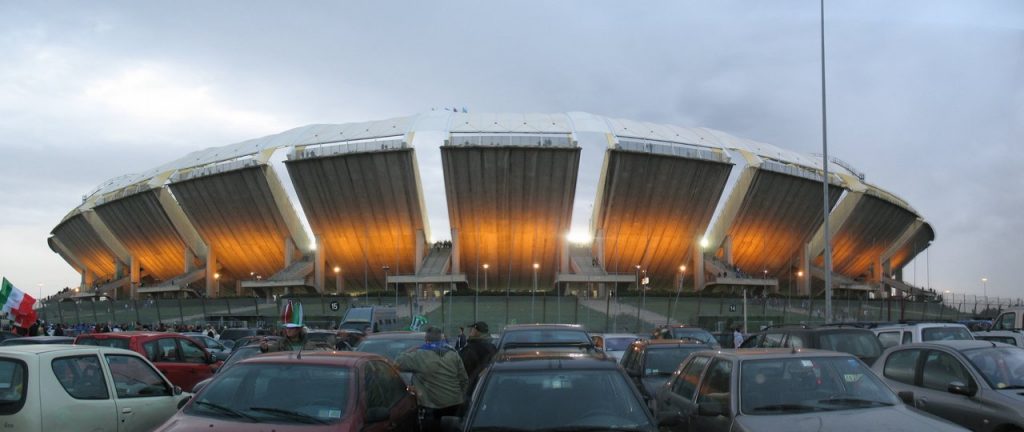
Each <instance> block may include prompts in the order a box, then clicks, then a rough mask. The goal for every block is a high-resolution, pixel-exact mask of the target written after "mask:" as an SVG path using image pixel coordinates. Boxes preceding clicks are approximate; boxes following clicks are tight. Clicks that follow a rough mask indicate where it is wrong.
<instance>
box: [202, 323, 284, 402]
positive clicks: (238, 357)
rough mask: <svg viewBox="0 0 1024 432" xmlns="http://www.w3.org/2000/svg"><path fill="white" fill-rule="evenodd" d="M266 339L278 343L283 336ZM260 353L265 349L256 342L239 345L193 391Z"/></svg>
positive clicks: (267, 337)
mask: <svg viewBox="0 0 1024 432" xmlns="http://www.w3.org/2000/svg"><path fill="white" fill-rule="evenodd" d="M266 339H267V340H268V342H269V343H277V342H279V341H280V340H281V339H282V338H281V337H280V336H266ZM260 354H263V351H261V350H260V345H259V344H256V343H252V344H248V345H245V346H242V347H239V348H238V349H235V350H232V351H231V354H230V355H228V358H227V359H225V360H224V363H223V364H221V365H220V367H218V368H217V369H216V370H215V371H213V372H214V375H213V376H211V377H209V378H206V379H204V380H202V381H199V382H197V383H196V385H195V386H193V387H192V393H199V392H200V391H202V390H203V387H206V385H207V384H209V383H210V381H212V380H213V378H214V377H216V376H217V374H223V373H224V371H226V370H228V369H229V368H231V366H233V365H235V364H236V363H238V362H240V361H242V360H245V359H247V358H249V357H255V356H257V355H260Z"/></svg>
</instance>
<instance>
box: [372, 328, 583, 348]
mask: <svg viewBox="0 0 1024 432" xmlns="http://www.w3.org/2000/svg"><path fill="white" fill-rule="evenodd" d="M363 343H366V342H365V341H364V342H363ZM510 343H551V344H569V345H589V344H591V343H592V342H591V340H590V336H588V335H587V333H586V332H583V331H580V330H548V329H545V330H520V331H510V332H506V333H505V337H504V340H502V341H501V344H502V345H503V346H504V345H508V344H510Z"/></svg>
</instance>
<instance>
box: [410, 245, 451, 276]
mask: <svg viewBox="0 0 1024 432" xmlns="http://www.w3.org/2000/svg"><path fill="white" fill-rule="evenodd" d="M451 261H452V250H451V248H434V249H430V254H428V255H427V257H426V258H424V259H423V266H421V267H420V271H419V272H418V273H416V276H440V275H443V274H446V273H447V272H448V268H449V267H451Z"/></svg>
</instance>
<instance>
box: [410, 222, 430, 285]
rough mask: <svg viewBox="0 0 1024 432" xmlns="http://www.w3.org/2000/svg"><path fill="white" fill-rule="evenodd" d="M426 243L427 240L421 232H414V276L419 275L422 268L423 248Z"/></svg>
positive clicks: (419, 230)
mask: <svg viewBox="0 0 1024 432" xmlns="http://www.w3.org/2000/svg"><path fill="white" fill-rule="evenodd" d="M426 243H427V238H426V236H425V235H424V234H423V230H421V229H418V230H416V259H415V260H414V261H413V264H414V265H415V266H416V272H415V274H420V269H421V268H422V267H423V252H424V250H423V247H424V246H425V245H426Z"/></svg>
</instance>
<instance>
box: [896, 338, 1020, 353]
mask: <svg viewBox="0 0 1024 432" xmlns="http://www.w3.org/2000/svg"><path fill="white" fill-rule="evenodd" d="M915 347H916V348H929V347H946V348H952V349H955V350H957V351H966V350H971V349H978V348H996V347H999V348H1004V347H1005V348H1017V347H1016V346H1014V345H1010V344H1004V343H1002V342H993V341H987V340H942V341H928V342H919V343H914V344H906V345H898V346H895V347H893V348H901V349H902V348H915Z"/></svg>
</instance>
